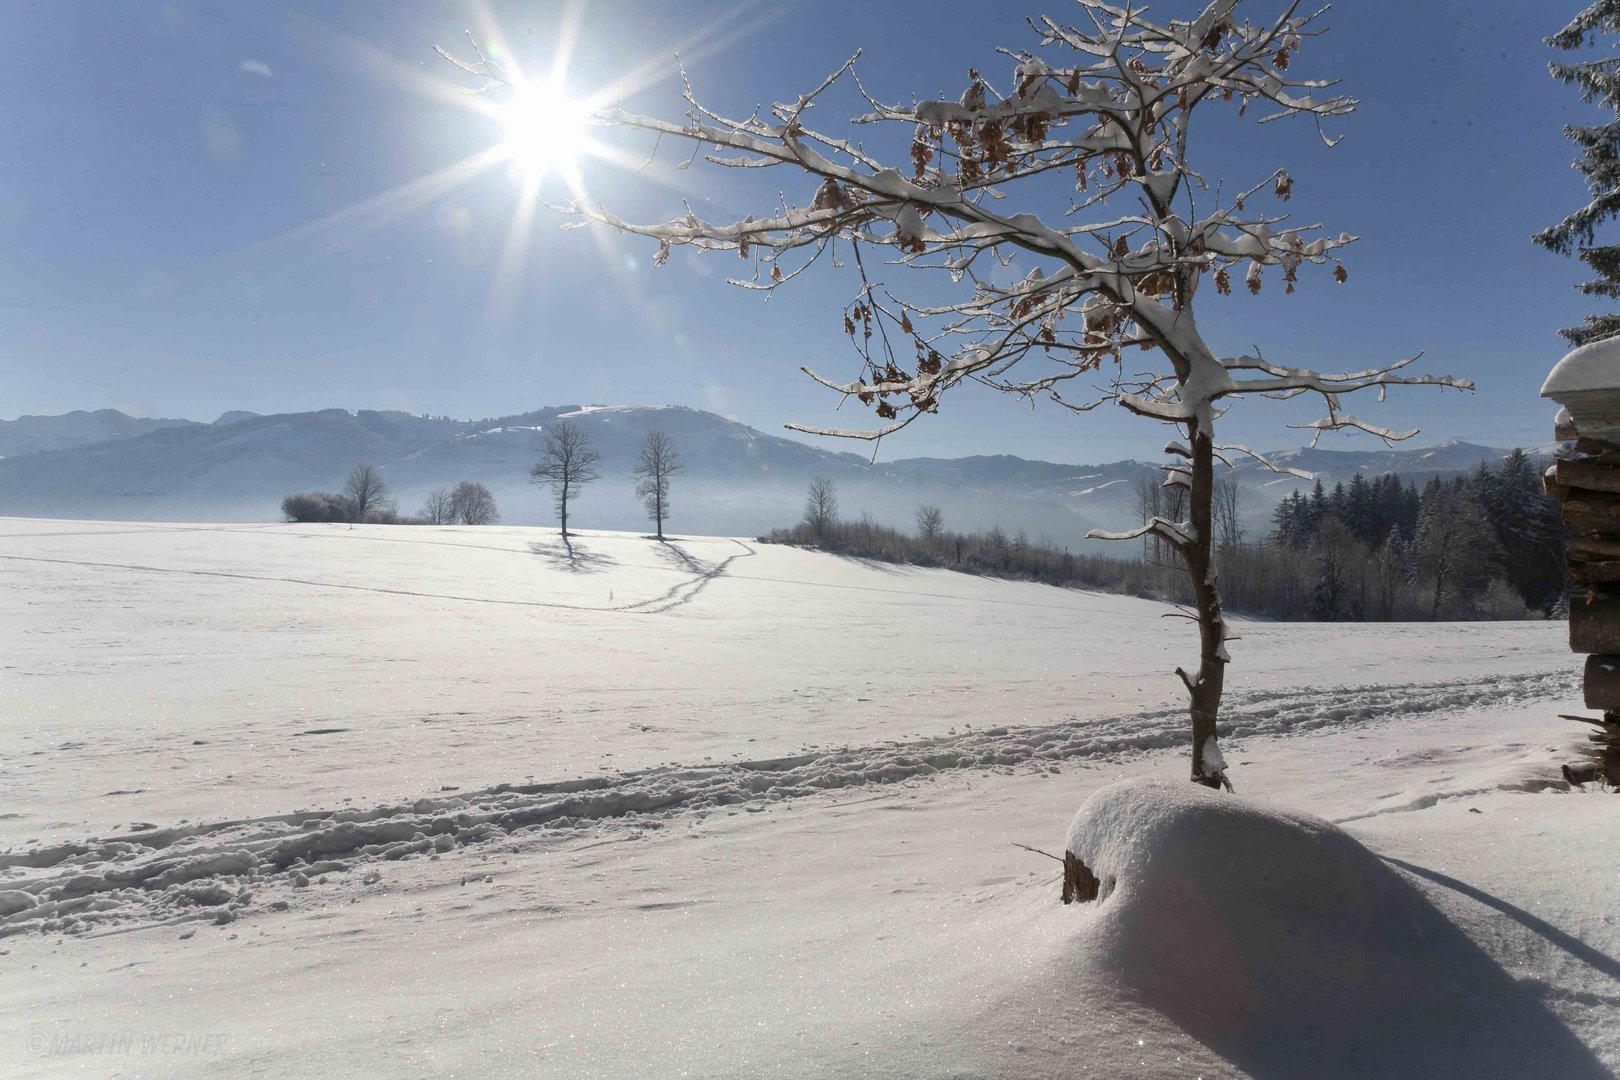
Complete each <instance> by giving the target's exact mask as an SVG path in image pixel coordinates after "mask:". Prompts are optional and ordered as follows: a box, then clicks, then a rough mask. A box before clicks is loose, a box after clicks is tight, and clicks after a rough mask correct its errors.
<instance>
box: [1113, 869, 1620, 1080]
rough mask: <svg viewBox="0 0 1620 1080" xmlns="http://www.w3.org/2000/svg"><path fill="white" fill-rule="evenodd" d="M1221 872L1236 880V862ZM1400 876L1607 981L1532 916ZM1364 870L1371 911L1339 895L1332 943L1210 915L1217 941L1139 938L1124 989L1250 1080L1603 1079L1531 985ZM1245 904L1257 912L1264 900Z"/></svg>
mask: <svg viewBox="0 0 1620 1080" xmlns="http://www.w3.org/2000/svg"><path fill="white" fill-rule="evenodd" d="M1369 855H1370V853H1369ZM1392 861H1393V860H1392ZM1399 865H1402V866H1403V867H1404V866H1405V865H1406V864H1404V863H1403V864H1399ZM1231 869H1232V875H1233V877H1234V878H1236V879H1239V880H1241V879H1242V878H1243V876H1244V869H1245V868H1244V867H1243V866H1242V865H1241V864H1238V865H1233V866H1232V868H1231ZM1409 869H1410V870H1411V871H1412V872H1413V873H1415V874H1418V875H1420V876H1423V877H1426V878H1429V879H1430V880H1434V881H1438V882H1439V883H1440V884H1443V885H1446V886H1448V887H1452V888H1457V887H1459V886H1460V887H1461V888H1460V889H1459V891H1463V892H1465V893H1466V894H1467V895H1470V896H1474V897H1475V898H1476V899H1481V900H1482V902H1485V903H1487V904H1489V905H1490V906H1492V907H1494V908H1496V909H1497V910H1498V911H1504V912H1505V913H1507V914H1509V916H1510V917H1512V918H1515V919H1517V920H1518V921H1519V922H1521V923H1522V924H1523V925H1525V926H1527V927H1529V928H1530V929H1532V930H1534V931H1535V932H1537V933H1539V934H1541V935H1542V936H1543V937H1546V938H1548V940H1550V941H1552V942H1553V943H1554V944H1557V945H1559V946H1560V947H1561V948H1564V949H1565V950H1567V951H1569V952H1571V953H1573V954H1574V955H1576V956H1578V957H1580V958H1581V959H1583V960H1585V961H1586V962H1587V963H1589V964H1592V965H1593V966H1594V967H1597V968H1598V969H1599V970H1602V971H1605V972H1606V973H1608V974H1611V975H1612V974H1613V973H1614V969H1615V967H1616V964H1615V962H1614V961H1613V960H1611V959H1610V958H1608V957H1605V956H1603V955H1602V954H1601V953H1596V951H1595V950H1592V949H1590V948H1589V947H1587V946H1585V945H1584V944H1582V943H1580V942H1578V941H1575V940H1574V939H1573V938H1570V937H1569V936H1568V935H1567V934H1563V933H1562V932H1561V931H1558V930H1557V929H1556V928H1554V927H1551V926H1548V925H1547V924H1545V923H1542V922H1541V921H1540V920H1538V919H1535V918H1534V917H1533V916H1527V915H1526V914H1525V913H1523V912H1518V909H1516V908H1511V905H1505V904H1503V903H1502V902H1501V901H1496V900H1495V898H1490V899H1489V900H1486V899H1484V895H1483V894H1479V893H1478V892H1477V890H1471V889H1469V887H1468V886H1464V885H1462V883H1461V882H1456V881H1454V880H1453V879H1449V878H1445V877H1444V875H1435V874H1434V873H1433V872H1432V871H1427V870H1423V869H1421V868H1418V867H1409ZM1365 873H1366V874H1368V875H1369V876H1370V875H1379V874H1381V875H1387V879H1388V880H1385V881H1380V882H1370V883H1369V884H1371V885H1373V887H1374V889H1375V891H1376V892H1377V893H1378V894H1380V901H1379V902H1378V903H1375V904H1370V905H1366V906H1361V905H1358V904H1357V903H1356V902H1355V901H1353V900H1349V899H1348V898H1346V902H1345V903H1344V904H1343V905H1342V906H1341V907H1340V910H1339V913H1338V916H1337V917H1338V918H1339V920H1340V925H1341V929H1342V936H1341V935H1339V934H1336V933H1335V932H1334V930H1333V928H1332V927H1328V928H1326V929H1325V930H1324V928H1323V927H1322V926H1320V925H1316V926H1307V925H1304V924H1298V923H1291V922H1290V920H1289V919H1287V918H1286V917H1283V918H1280V919H1277V920H1271V919H1268V918H1266V917H1259V918H1248V919H1244V918H1237V919H1227V920H1221V921H1220V927H1221V931H1220V937H1221V938H1224V940H1219V939H1217V940H1208V939H1201V940H1198V941H1191V940H1180V939H1182V938H1184V937H1185V935H1180V934H1177V933H1176V932H1174V931H1172V932H1170V933H1167V934H1165V935H1164V936H1163V938H1161V939H1160V941H1158V942H1157V943H1153V944H1144V943H1138V944H1139V946H1140V947H1141V949H1142V952H1144V953H1147V954H1151V956H1150V958H1149V957H1144V958H1143V959H1144V961H1145V963H1143V964H1139V965H1135V966H1136V968H1137V970H1136V974H1137V976H1138V978H1135V979H1131V980H1127V982H1128V983H1135V985H1128V986H1127V987H1125V988H1124V989H1126V990H1127V992H1128V993H1129V995H1130V996H1132V997H1136V996H1137V995H1140V1000H1141V1001H1142V1003H1144V1004H1147V1005H1149V1006H1150V1007H1151V1008H1153V1009H1154V1010H1155V1011H1157V1012H1159V1013H1161V1014H1162V1015H1164V1016H1165V1017H1167V1018H1168V1019H1170V1020H1171V1021H1173V1022H1174V1023H1175V1024H1177V1025H1178V1026H1179V1027H1180V1028H1181V1029H1182V1030H1183V1031H1185V1032H1186V1033H1187V1034H1189V1035H1191V1036H1192V1037H1193V1038H1195V1039H1197V1040H1198V1041H1199V1042H1201V1043H1203V1044H1204V1045H1205V1046H1206V1047H1208V1048H1209V1049H1210V1050H1212V1051H1214V1052H1215V1053H1217V1054H1219V1055H1220V1056H1221V1057H1223V1058H1225V1059H1226V1060H1227V1061H1229V1062H1231V1063H1232V1064H1234V1065H1236V1066H1237V1067H1238V1068H1240V1069H1242V1070H1243V1071H1245V1072H1247V1073H1249V1074H1251V1075H1253V1076H1255V1077H1256V1078H1258V1080H1282V1078H1285V1077H1287V1078H1292V1077H1305V1076H1309V1077H1317V1078H1323V1080H1327V1078H1334V1080H1352V1078H1361V1077H1380V1078H1385V1080H1395V1078H1410V1080H1418V1078H1425V1080H1426V1078H1430V1077H1442V1076H1459V1077H1460V1076H1473V1077H1486V1076H1492V1077H1495V1076H1500V1077H1521V1076H1523V1077H1529V1076H1556V1077H1559V1078H1560V1080H1576V1078H1579V1080H1588V1078H1590V1080H1600V1078H1608V1077H1612V1076H1613V1074H1612V1073H1611V1072H1610V1071H1609V1069H1608V1068H1606V1067H1605V1066H1604V1064H1603V1063H1602V1061H1600V1060H1599V1059H1598V1058H1597V1057H1596V1055H1594V1054H1593V1052H1592V1050H1591V1049H1590V1048H1588V1047H1587V1046H1586V1045H1585V1044H1583V1043H1582V1042H1581V1041H1580V1040H1579V1039H1578V1038H1576V1036H1575V1035H1574V1034H1573V1033H1572V1032H1571V1031H1570V1030H1569V1029H1568V1028H1567V1027H1565V1026H1564V1024H1563V1023H1562V1022H1561V1021H1560V1020H1559V1019H1558V1017H1557V1016H1555V1015H1554V1014H1553V1013H1552V1012H1551V1011H1550V1010H1549V1009H1548V1008H1547V1006H1546V1004H1545V1002H1544V999H1543V997H1542V995H1541V994H1539V993H1538V992H1537V991H1536V990H1535V988H1534V987H1533V986H1526V985H1522V984H1521V983H1519V982H1518V981H1517V980H1515V979H1514V978H1513V977H1512V976H1511V975H1509V974H1508V973H1507V972H1506V971H1504V970H1503V969H1502V968H1501V967H1500V966H1499V965H1498V964H1497V963H1496V961H1494V960H1493V959H1492V958H1491V957H1490V956H1489V955H1488V954H1487V953H1486V952H1485V951H1484V950H1482V949H1481V948H1480V947H1479V946H1478V945H1476V944H1475V943H1474V942H1473V941H1472V940H1471V939H1470V938H1469V937H1468V936H1467V935H1466V934H1464V933H1463V932H1462V931H1461V930H1460V929H1459V928H1458V927H1457V926H1456V925H1455V924H1454V923H1453V922H1452V921H1451V919H1449V918H1448V917H1447V916H1446V915H1445V914H1444V913H1443V912H1442V911H1441V910H1440V909H1438V908H1436V907H1435V906H1434V905H1433V904H1432V903H1431V902H1430V901H1429V899H1428V897H1427V896H1425V895H1424V894H1423V892H1422V890H1421V889H1419V888H1418V887H1417V886H1415V885H1414V884H1412V883H1411V882H1409V881H1408V880H1407V879H1405V878H1403V877H1402V876H1401V875H1399V874H1397V873H1395V872H1394V871H1392V870H1390V869H1389V868H1388V867H1386V866H1384V865H1383V864H1382V863H1380V862H1378V860H1377V858H1376V857H1370V858H1369V859H1368V860H1367V863H1366V866H1365ZM1442 879H1443V880H1442ZM1105 902H1106V901H1105ZM1194 906H1196V905H1194ZM1256 907H1257V909H1258V910H1259V912H1263V911H1264V907H1265V904H1264V901H1263V899H1261V902H1260V903H1258V904H1257V905H1256ZM1514 912H1517V914H1514ZM1188 915H1189V916H1191V918H1192V921H1193V922H1194V923H1201V924H1203V925H1205V926H1206V927H1207V926H1209V925H1210V922H1209V921H1208V920H1203V919H1200V918H1198V914H1197V913H1196V912H1195V911H1190V912H1188ZM1521 916H1523V917H1521ZM1526 920H1528V921H1526ZM1206 932H1207V931H1206ZM1144 968H1147V969H1149V970H1150V971H1151V974H1149V975H1148V976H1146V977H1145V978H1143V977H1141V975H1142V971H1143V970H1144ZM1217 968H1218V969H1219V970H1218V971H1217V970H1216V969H1217ZM1201 987H1202V990H1201V989H1200V988H1201Z"/></svg>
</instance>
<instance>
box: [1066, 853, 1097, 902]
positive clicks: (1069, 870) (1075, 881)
mask: <svg viewBox="0 0 1620 1080" xmlns="http://www.w3.org/2000/svg"><path fill="white" fill-rule="evenodd" d="M1101 888H1102V882H1100V881H1098V880H1097V875H1096V874H1093V873H1092V872H1091V868H1090V867H1088V866H1086V864H1085V863H1083V862H1081V861H1080V856H1078V855H1076V854H1075V853H1074V852H1072V851H1065V852H1064V853H1063V902H1064V903H1065V904H1073V903H1076V902H1079V903H1082V904H1084V903H1088V902H1089V901H1092V900H1095V899H1097V893H1098V891H1099V890H1100V889H1101Z"/></svg>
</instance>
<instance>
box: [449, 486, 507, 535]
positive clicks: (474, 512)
mask: <svg viewBox="0 0 1620 1080" xmlns="http://www.w3.org/2000/svg"><path fill="white" fill-rule="evenodd" d="M449 509H450V519H449V520H450V521H452V522H459V523H460V524H462V525H493V524H495V523H496V522H497V521H499V520H501V515H500V513H499V512H498V511H497V510H496V509H495V496H494V495H492V494H490V490H489V488H487V487H485V486H484V485H483V484H480V483H479V482H478V481H476V480H463V481H462V482H461V483H459V484H457V485H456V490H455V491H453V492H451V493H450V507H449Z"/></svg>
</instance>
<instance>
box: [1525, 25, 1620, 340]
mask: <svg viewBox="0 0 1620 1080" xmlns="http://www.w3.org/2000/svg"><path fill="white" fill-rule="evenodd" d="M1617 33H1620V0H1597V2H1596V3H1594V4H1592V5H1591V6H1590V7H1588V8H1586V9H1585V10H1584V11H1582V12H1581V13H1580V14H1579V15H1576V16H1575V18H1574V19H1573V20H1572V21H1571V22H1570V24H1569V25H1568V26H1566V27H1564V28H1563V29H1562V30H1560V31H1559V32H1558V33H1556V34H1554V35H1553V36H1552V37H1550V38H1548V39H1547V44H1548V45H1551V46H1552V47H1553V48H1555V49H1562V50H1565V51H1573V50H1576V49H1582V48H1585V47H1587V46H1589V45H1591V44H1592V43H1593V42H1594V41H1596V39H1597V38H1598V36H1599V35H1600V34H1617ZM1548 69H1549V70H1550V71H1551V72H1552V75H1553V78H1555V79H1557V80H1558V81H1559V82H1561V83H1563V84H1564V85H1566V86H1575V87H1578V88H1579V89H1580V92H1581V100H1582V101H1584V102H1586V103H1588V104H1596V105H1598V106H1600V107H1602V108H1604V109H1607V110H1609V111H1611V112H1614V113H1616V114H1620V57H1612V56H1611V57H1605V58H1601V59H1590V60H1579V61H1575V62H1572V63H1562V62H1558V61H1554V62H1553V63H1551V64H1549V65H1548ZM1564 134H1565V135H1567V136H1568V137H1569V139H1570V141H1571V142H1573V143H1574V144H1575V145H1576V146H1577V147H1579V148H1580V156H1579V157H1577V158H1576V159H1575V162H1574V166H1575V168H1576V169H1577V170H1579V171H1580V173H1581V175H1582V176H1583V177H1584V178H1585V180H1586V187H1587V191H1588V192H1589V193H1590V194H1591V201H1590V202H1588V203H1587V204H1586V205H1585V206H1583V207H1581V208H1580V209H1579V210H1576V211H1575V212H1574V213H1572V214H1570V215H1569V216H1568V217H1566V218H1565V219H1564V220H1563V221H1560V222H1559V223H1558V224H1557V225H1554V226H1552V227H1551V228H1549V229H1544V230H1542V231H1541V232H1539V233H1537V234H1536V235H1535V242H1536V243H1538V244H1540V245H1541V246H1542V247H1544V248H1546V249H1548V250H1549V251H1554V252H1557V253H1558V254H1560V255H1571V254H1578V255H1579V256H1580V259H1581V261H1582V262H1584V263H1585V264H1586V265H1587V266H1590V267H1591V268H1592V269H1593V270H1594V271H1595V272H1596V273H1597V277H1596V278H1595V279H1593V280H1592V281H1588V282H1585V283H1583V284H1581V285H1577V286H1576V288H1578V289H1579V290H1580V291H1581V292H1583V293H1585V294H1586V295H1588V296H1606V297H1609V298H1611V299H1613V298H1616V297H1620V246H1617V245H1614V244H1596V243H1595V240H1596V233H1597V227H1598V226H1599V225H1601V224H1602V223H1603V222H1605V221H1608V220H1609V219H1611V218H1613V217H1615V216H1616V215H1620V115H1617V116H1616V117H1612V118H1609V119H1606V120H1605V121H1604V122H1602V123H1598V124H1567V125H1565V127H1564ZM1559 332H1560V333H1561V334H1563V336H1564V338H1565V339H1566V340H1568V341H1569V343H1570V344H1572V345H1585V344H1586V343H1587V342H1589V341H1600V340H1602V339H1604V338H1609V337H1614V336H1615V335H1616V334H1620V314H1616V313H1612V312H1610V313H1606V314H1602V315H1588V316H1587V317H1586V321H1585V322H1583V323H1582V324H1581V325H1580V326H1574V327H1570V328H1568V329H1565V330H1561V331H1559Z"/></svg>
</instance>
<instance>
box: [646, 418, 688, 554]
mask: <svg viewBox="0 0 1620 1080" xmlns="http://www.w3.org/2000/svg"><path fill="white" fill-rule="evenodd" d="M685 470H686V466H685V465H684V464H683V463H682V462H681V456H680V454H678V453H677V452H676V451H675V440H674V439H671V438H670V437H669V436H668V435H665V434H664V433H663V432H662V431H660V430H658V429H657V428H654V429H653V430H651V431H649V432H647V437H646V438H645V439H643V440H642V441H641V457H640V459H639V460H638V461H637V462H636V467H635V469H634V470H633V471H634V472H635V475H636V478H637V479H636V494H637V495H639V496H640V497H641V501H642V502H643V503H644V504H646V507H647V516H648V517H650V518H652V519H653V522H654V524H655V525H656V526H657V529H658V539H660V540H662V539H663V538H664V519H665V518H667V517H668V516H669V478H670V477H672V476H674V475H675V474H676V473H679V472H684V471H685Z"/></svg>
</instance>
